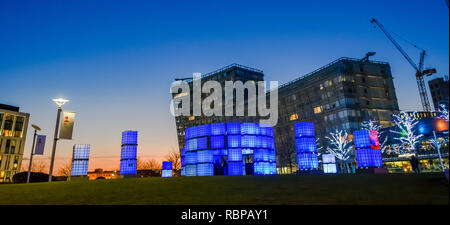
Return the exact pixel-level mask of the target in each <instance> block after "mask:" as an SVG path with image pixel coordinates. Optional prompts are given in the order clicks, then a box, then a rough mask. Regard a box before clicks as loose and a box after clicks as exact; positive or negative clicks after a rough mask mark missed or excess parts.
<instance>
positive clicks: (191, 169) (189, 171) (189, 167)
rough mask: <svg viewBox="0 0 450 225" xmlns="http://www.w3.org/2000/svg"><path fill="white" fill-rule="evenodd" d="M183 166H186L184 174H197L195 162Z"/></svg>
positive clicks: (189, 175)
mask: <svg viewBox="0 0 450 225" xmlns="http://www.w3.org/2000/svg"><path fill="white" fill-rule="evenodd" d="M185 168H186V169H185V171H186V172H185V173H186V176H188V177H191V176H197V165H196V164H194V165H186V166H185Z"/></svg>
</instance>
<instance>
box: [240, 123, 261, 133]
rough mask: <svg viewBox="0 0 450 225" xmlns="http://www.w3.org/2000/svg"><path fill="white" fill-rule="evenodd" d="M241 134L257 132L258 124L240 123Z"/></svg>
mask: <svg viewBox="0 0 450 225" xmlns="http://www.w3.org/2000/svg"><path fill="white" fill-rule="evenodd" d="M241 134H259V126H258V124H256V123H242V124H241Z"/></svg>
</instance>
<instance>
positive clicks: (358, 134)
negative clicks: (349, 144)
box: [353, 130, 370, 148]
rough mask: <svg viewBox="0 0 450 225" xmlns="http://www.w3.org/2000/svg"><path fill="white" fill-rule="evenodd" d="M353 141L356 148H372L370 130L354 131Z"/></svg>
mask: <svg viewBox="0 0 450 225" xmlns="http://www.w3.org/2000/svg"><path fill="white" fill-rule="evenodd" d="M353 142H355V147H356V148H370V138H369V130H355V131H353Z"/></svg>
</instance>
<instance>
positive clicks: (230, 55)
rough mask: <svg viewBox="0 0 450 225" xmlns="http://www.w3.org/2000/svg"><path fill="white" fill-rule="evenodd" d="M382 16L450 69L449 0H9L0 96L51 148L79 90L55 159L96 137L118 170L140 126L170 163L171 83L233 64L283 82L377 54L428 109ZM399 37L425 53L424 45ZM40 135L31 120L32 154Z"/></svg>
mask: <svg viewBox="0 0 450 225" xmlns="http://www.w3.org/2000/svg"><path fill="white" fill-rule="evenodd" d="M372 17H374V18H377V19H378V20H379V21H380V22H381V23H382V24H384V25H385V27H386V28H388V29H389V30H390V31H393V32H395V33H396V34H398V35H400V36H402V37H403V38H405V39H407V40H409V41H411V42H414V43H415V44H417V45H418V46H420V47H422V48H424V49H426V50H427V53H428V55H427V58H426V59H425V68H426V67H435V68H436V69H437V71H438V73H437V74H436V75H433V77H439V76H443V75H448V74H449V66H448V62H449V10H448V7H447V5H446V4H445V1H444V0H428V1H427V0H423V1H414V0H412V1H403V0H394V1H393V0H389V1H384V0H378V1H354V0H351V1H350V0H341V1H335V0H333V1H298V0H297V1H262V0H258V1H256V0H255V1H231V0H227V1H219V0H216V1H195V0H194V1H192V0H190V1H111V0H108V1H94V0H89V1H45V2H44V1H6V0H2V1H0V78H1V84H2V88H1V89H0V103H4V104H11V105H16V106H19V107H20V110H21V111H22V112H27V113H30V115H31V116H30V124H37V125H39V126H40V127H41V128H42V132H41V133H42V134H46V135H47V144H46V148H45V151H46V152H45V156H43V157H49V156H50V153H51V147H52V143H51V140H52V139H53V132H54V126H55V119H56V109H57V106H56V104H55V103H53V102H52V101H51V99H52V98H56V97H65V98H67V99H70V102H68V103H67V104H66V105H64V106H63V109H65V110H69V111H75V112H76V113H77V114H76V120H75V128H74V136H73V140H61V141H59V143H58V148H57V155H56V158H57V159H56V160H57V161H56V163H57V166H60V165H62V164H63V163H68V162H70V159H71V156H72V146H73V144H91V161H90V165H89V170H93V169H94V168H104V169H118V168H119V158H120V142H121V132H122V131H123V130H137V131H139V137H138V142H139V146H138V157H140V158H143V159H150V158H154V159H157V160H160V159H162V158H163V157H164V155H166V154H167V153H168V152H169V151H170V149H171V148H173V149H177V140H176V138H177V137H176V130H175V121H174V118H173V117H172V115H171V114H170V113H169V104H170V96H171V95H170V94H169V88H170V84H171V82H172V81H173V80H174V78H177V77H189V76H192V73H193V72H201V73H207V72H210V71H213V70H216V69H219V68H220V67H223V66H226V65H229V64H231V63H239V64H242V65H245V66H249V67H254V68H257V69H261V70H263V71H264V74H265V80H268V81H270V80H276V81H279V83H280V84H282V83H285V82H288V81H290V80H293V79H295V78H298V77H299V76H301V75H303V74H306V73H308V72H311V71H313V70H315V69H317V68H319V67H321V66H323V65H326V64H328V63H329V62H331V61H333V60H335V59H338V58H340V57H353V58H362V57H364V55H365V53H366V52H369V51H374V52H376V55H375V56H374V57H372V59H373V60H378V61H385V62H389V63H390V65H391V69H392V74H393V76H394V84H395V87H396V94H397V97H398V101H399V105H400V108H401V110H421V108H422V107H421V104H420V99H419V95H418V89H417V85H416V80H415V77H414V74H415V72H414V70H413V69H412V67H411V66H410V65H409V64H408V63H407V61H406V60H405V59H404V58H403V57H402V56H401V54H400V53H399V52H398V51H397V50H396V49H395V48H394V46H393V45H392V43H391V42H390V41H389V40H388V39H387V38H386V36H385V35H384V34H383V33H382V32H381V30H380V29H379V28H374V26H373V24H371V23H370V20H371V18H372ZM394 37H396V36H394ZM396 38H397V40H398V41H399V43H400V44H401V45H402V46H403V47H404V49H405V50H406V51H407V52H408V54H409V55H410V56H411V57H412V58H413V60H414V61H416V62H417V61H418V56H419V50H418V49H415V48H413V47H411V45H409V44H408V43H406V42H404V41H402V40H401V39H400V38H398V37H396ZM428 79H430V78H427V80H428ZM32 133H33V130H32V129H31V126H29V128H28V137H27V144H26V146H25V153H24V158H29V154H30V148H31V142H32ZM36 158H37V159H38V158H39V156H38V157H36ZM41 158H42V156H41ZM23 163H27V161H23ZM55 171H57V170H55Z"/></svg>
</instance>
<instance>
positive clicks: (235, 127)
mask: <svg viewBox="0 0 450 225" xmlns="http://www.w3.org/2000/svg"><path fill="white" fill-rule="evenodd" d="M227 134H228V135H230V134H241V123H227Z"/></svg>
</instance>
